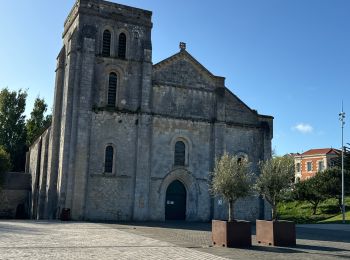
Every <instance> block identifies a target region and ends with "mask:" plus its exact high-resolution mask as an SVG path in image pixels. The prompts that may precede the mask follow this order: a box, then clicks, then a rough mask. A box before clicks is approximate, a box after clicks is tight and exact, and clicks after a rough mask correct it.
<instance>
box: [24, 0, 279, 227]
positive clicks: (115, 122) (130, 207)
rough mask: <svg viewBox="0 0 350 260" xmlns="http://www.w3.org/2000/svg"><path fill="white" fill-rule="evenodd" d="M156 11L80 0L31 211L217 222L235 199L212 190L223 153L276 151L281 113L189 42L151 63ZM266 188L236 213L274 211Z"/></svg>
mask: <svg viewBox="0 0 350 260" xmlns="http://www.w3.org/2000/svg"><path fill="white" fill-rule="evenodd" d="M151 18H152V12H150V11H147V10H142V9H138V8H134V7H129V6H125V5H120V4H116V3H111V2H107V1H102V0H77V1H76V3H75V5H74V6H73V8H72V10H71V12H70V14H69V15H68V17H67V19H66V21H65V23H64V31H63V35H62V37H63V47H62V49H61V51H60V53H59V55H58V57H57V68H56V80H55V94H54V107H53V120H52V124H51V126H50V127H49V128H48V129H47V130H46V131H45V132H44V133H43V134H42V136H41V137H39V138H38V140H36V141H35V143H34V144H33V145H32V146H31V147H30V150H29V152H28V155H27V166H26V169H27V172H29V173H30V174H31V176H32V202H31V216H32V218H34V219H57V218H60V216H61V215H62V213H63V212H66V213H67V212H69V216H70V218H71V219H73V220H95V221H164V220H186V221H209V220H211V219H214V218H215V219H224V218H225V217H226V215H227V208H226V205H225V202H224V201H222V199H220V198H216V197H213V196H212V195H211V194H210V191H209V184H210V178H211V177H210V176H211V175H210V174H211V172H212V170H213V168H214V164H215V159H216V158H219V157H220V156H221V155H222V154H223V153H224V152H228V153H230V154H235V155H237V156H239V157H244V158H247V159H248V160H249V161H250V162H252V168H253V169H252V170H253V171H254V172H255V173H256V174H258V167H257V163H258V162H259V161H261V160H266V159H268V158H270V157H271V140H272V137H273V117H271V116H266V115H260V114H258V113H257V111H256V110H252V109H251V108H249V107H248V106H247V105H246V104H245V103H244V102H242V101H241V100H240V99H239V98H238V97H237V96H236V95H235V94H234V93H232V92H231V91H230V90H229V89H228V88H227V87H226V86H225V78H223V77H220V76H216V75H214V74H212V73H211V72H210V71H208V70H207V69H206V68H205V67H204V66H203V65H202V64H201V63H200V62H199V61H197V60H196V59H195V58H194V57H193V56H192V55H191V54H190V53H189V52H187V50H186V44H185V43H180V45H179V51H178V52H177V53H176V54H174V55H172V56H170V57H168V58H166V59H164V60H162V61H160V62H159V63H156V64H153V63H152V39H151V30H152V26H153V24H152V19H151ZM269 209H270V206H269V205H268V203H267V202H266V201H264V200H263V199H262V198H260V197H259V196H251V197H249V198H245V199H242V200H239V201H238V202H237V204H236V206H235V210H236V212H235V216H236V217H237V218H240V219H247V220H255V219H257V218H266V217H269V216H270V211H269Z"/></svg>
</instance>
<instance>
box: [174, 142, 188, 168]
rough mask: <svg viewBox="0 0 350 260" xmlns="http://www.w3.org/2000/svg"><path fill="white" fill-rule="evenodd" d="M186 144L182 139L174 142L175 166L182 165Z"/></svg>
mask: <svg viewBox="0 0 350 260" xmlns="http://www.w3.org/2000/svg"><path fill="white" fill-rule="evenodd" d="M185 153H186V146H185V143H184V142H182V141H177V142H176V144H175V158H174V164H175V166H184V165H185V156H186V154H185Z"/></svg>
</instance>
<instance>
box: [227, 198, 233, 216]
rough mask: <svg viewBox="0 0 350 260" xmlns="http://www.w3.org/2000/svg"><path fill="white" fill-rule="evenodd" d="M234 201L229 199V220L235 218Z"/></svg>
mask: <svg viewBox="0 0 350 260" xmlns="http://www.w3.org/2000/svg"><path fill="white" fill-rule="evenodd" d="M233 214H234V213H233V201H232V200H229V201H228V221H232V220H233V219H234V215H233Z"/></svg>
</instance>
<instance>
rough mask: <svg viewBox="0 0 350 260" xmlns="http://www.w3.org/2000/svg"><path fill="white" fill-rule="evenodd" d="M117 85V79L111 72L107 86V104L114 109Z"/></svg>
mask: <svg viewBox="0 0 350 260" xmlns="http://www.w3.org/2000/svg"><path fill="white" fill-rule="evenodd" d="M117 84H118V77H117V74H115V73H114V72H112V73H111V74H109V84H108V101H107V104H108V106H110V107H115V105H116V100H117Z"/></svg>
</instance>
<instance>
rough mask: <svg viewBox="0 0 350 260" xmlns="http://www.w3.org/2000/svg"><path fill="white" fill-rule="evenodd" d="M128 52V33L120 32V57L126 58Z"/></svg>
mask: <svg viewBox="0 0 350 260" xmlns="http://www.w3.org/2000/svg"><path fill="white" fill-rule="evenodd" d="M125 54H126V35H125V33H121V34H119V44H118V57H119V58H122V59H125Z"/></svg>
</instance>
